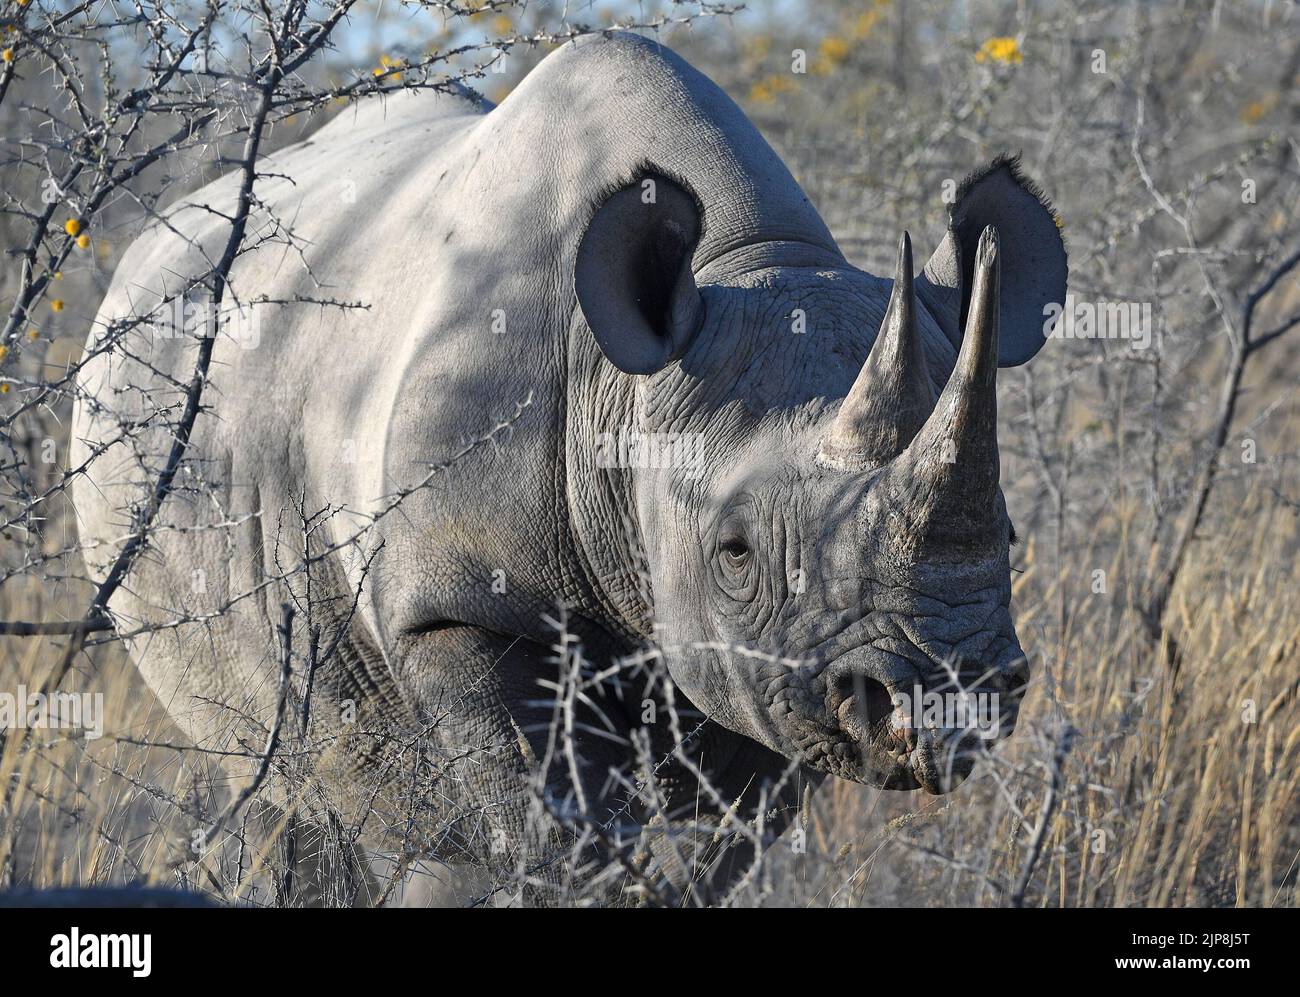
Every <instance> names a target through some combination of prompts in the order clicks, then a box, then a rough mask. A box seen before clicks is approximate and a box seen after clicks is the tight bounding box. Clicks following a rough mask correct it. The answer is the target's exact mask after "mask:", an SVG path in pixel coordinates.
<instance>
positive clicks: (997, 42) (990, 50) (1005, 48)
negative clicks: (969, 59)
mask: <svg viewBox="0 0 1300 997" xmlns="http://www.w3.org/2000/svg"><path fill="white" fill-rule="evenodd" d="M975 61H976V62H1000V63H1002V64H1003V65H1017V66H1018V65H1020V63H1022V62H1024V61H1025V57H1024V55H1023V53H1021V51H1020V43H1019V42H1018V41H1016V40H1015V39H1014V38H990V39H988V40H987V41H985V42H984V44H983V45H981V46H980V49H979V51H978V52H976V53H975Z"/></svg>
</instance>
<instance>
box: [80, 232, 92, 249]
mask: <svg viewBox="0 0 1300 997" xmlns="http://www.w3.org/2000/svg"><path fill="white" fill-rule="evenodd" d="M77 248H78V249H89V248H90V236H88V235H86V233H85V232H82V233H81V235H79V236H77Z"/></svg>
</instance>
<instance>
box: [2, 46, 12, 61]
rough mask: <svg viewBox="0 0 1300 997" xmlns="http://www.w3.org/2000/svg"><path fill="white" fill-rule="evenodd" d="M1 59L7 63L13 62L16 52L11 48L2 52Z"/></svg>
mask: <svg viewBox="0 0 1300 997" xmlns="http://www.w3.org/2000/svg"><path fill="white" fill-rule="evenodd" d="M0 59H3V60H4V61H5V62H13V61H14V50H13V49H11V48H7V49H5V50H4V51H3V52H0Z"/></svg>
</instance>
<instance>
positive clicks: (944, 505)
mask: <svg viewBox="0 0 1300 997" xmlns="http://www.w3.org/2000/svg"><path fill="white" fill-rule="evenodd" d="M1000 268H1001V264H1000V261H999V259H998V234H997V230H996V229H994V228H993V227H992V226H991V225H990V226H989V227H987V228H985V229H984V232H983V233H982V234H981V236H980V241H979V248H978V250H977V251H976V254H975V273H974V282H973V283H974V286H973V287H972V289H971V301H970V308H969V310H968V312H967V314H966V330H965V333H964V335H963V336H962V341H961V351H960V352H959V353H958V355H957V364H956V366H955V367H954V368H953V371H952V374H951V376H950V377H949V378H948V383H947V384H946V385H945V386H944V389H943V392H942V393H941V394H940V395H939V400H938V402H937V403H936V404H935V406H934V411H933V412H932V413H931V414H930V418H929V419H927V420H926V423H925V426H924V427H922V429H921V431H920V432H919V433H917V435H916V438H915V439H914V440H912V442H911V444H910V445H909V446H908V448H907V450H906V452H905V453H904V454H903V456H902V457H901V458H900V459H899V460H898V461H897V462H896V463H895V465H894V466H893V467H892V468H891V469H890V476H891V481H892V484H893V488H892V494H893V496H894V499H895V502H896V503H897V504H898V507H899V508H900V511H901V512H903V514H904V515H905V516H906V518H907V520H908V525H909V526H910V528H911V530H912V531H913V533H914V535H915V536H916V537H918V538H920V539H924V540H925V541H926V542H927V544H930V545H956V546H959V547H962V546H970V545H974V544H979V543H982V542H983V541H986V540H990V541H991V539H992V538H994V537H996V535H997V531H998V528H999V527H998V518H997V515H996V506H997V494H998V477H999V463H998V398H997V373H998V308H999V280H1000Z"/></svg>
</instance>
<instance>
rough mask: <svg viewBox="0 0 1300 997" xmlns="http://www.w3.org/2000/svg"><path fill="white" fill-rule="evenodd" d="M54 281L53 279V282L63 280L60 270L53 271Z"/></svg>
mask: <svg viewBox="0 0 1300 997" xmlns="http://www.w3.org/2000/svg"><path fill="white" fill-rule="evenodd" d="M54 279H55V280H62V279H63V271H62V270H55V271H54Z"/></svg>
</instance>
